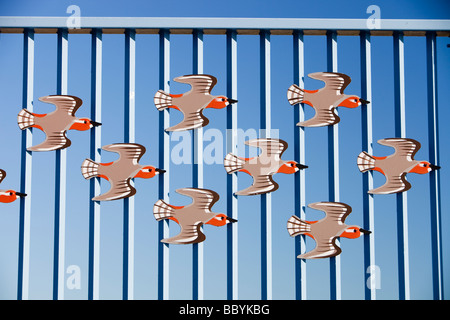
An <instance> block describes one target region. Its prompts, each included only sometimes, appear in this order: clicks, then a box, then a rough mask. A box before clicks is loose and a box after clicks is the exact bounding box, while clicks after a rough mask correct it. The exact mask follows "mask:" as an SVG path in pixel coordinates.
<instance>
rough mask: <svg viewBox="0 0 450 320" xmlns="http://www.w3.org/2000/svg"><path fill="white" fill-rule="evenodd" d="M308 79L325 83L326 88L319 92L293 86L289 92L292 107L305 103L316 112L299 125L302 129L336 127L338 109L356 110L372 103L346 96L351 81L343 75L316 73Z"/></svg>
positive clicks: (311, 74) (288, 96)
mask: <svg viewBox="0 0 450 320" xmlns="http://www.w3.org/2000/svg"><path fill="white" fill-rule="evenodd" d="M308 77H310V78H312V79H316V80H321V81H323V82H325V87H323V88H321V89H318V90H305V89H301V88H300V87H299V86H298V85H296V84H293V85H291V86H290V87H289V89H288V91H287V98H288V101H289V103H290V104H291V105H295V104H298V103H305V104H308V105H310V106H311V107H313V108H314V110H315V112H316V113H315V115H314V116H313V117H312V118H311V119H309V120H306V121H303V122H299V123H297V126H302V127H322V126H329V125H334V124H336V123H338V122H339V121H340V118H339V116H338V115H337V114H336V113H335V111H334V110H335V109H336V108H337V107H346V108H356V107H358V106H360V105H361V104H368V103H370V102H369V101H367V100H364V99H361V98H359V97H358V96H355V95H347V94H344V89H345V88H346V87H347V86H348V85H349V83H350V82H351V79H350V77H349V76H347V75H345V74H343V73H337V72H316V73H310V74H308Z"/></svg>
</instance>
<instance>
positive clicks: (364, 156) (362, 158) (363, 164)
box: [358, 151, 375, 172]
mask: <svg viewBox="0 0 450 320" xmlns="http://www.w3.org/2000/svg"><path fill="white" fill-rule="evenodd" d="M358 168H359V171H361V172H366V171H368V170H372V169H373V168H375V158H373V157H372V156H371V155H370V154H368V153H367V152H365V151H363V152H361V153H360V154H359V156H358Z"/></svg>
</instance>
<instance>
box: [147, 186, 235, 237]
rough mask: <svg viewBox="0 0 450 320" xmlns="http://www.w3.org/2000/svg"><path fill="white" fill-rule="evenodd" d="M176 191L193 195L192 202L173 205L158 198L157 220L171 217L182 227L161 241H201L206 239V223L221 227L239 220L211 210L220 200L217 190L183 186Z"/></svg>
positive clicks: (155, 214)
mask: <svg viewBox="0 0 450 320" xmlns="http://www.w3.org/2000/svg"><path fill="white" fill-rule="evenodd" d="M176 192H177V193H179V194H182V195H185V196H188V197H191V198H192V203H191V204H189V205H187V206H172V205H170V204H167V203H166V202H164V201H163V200H158V201H157V202H156V203H155V205H154V206H153V214H154V216H155V218H156V220H158V221H161V220H164V219H170V220H172V221H175V222H176V223H178V224H179V225H180V227H181V231H180V233H179V234H178V235H176V236H174V237H171V238H167V239H162V240H161V242H164V243H171V244H190V243H199V242H202V241H204V240H205V239H206V236H205V234H204V233H203V231H202V228H201V227H202V226H203V225H204V224H209V225H213V226H216V227H221V226H224V225H226V224H228V223H232V222H236V221H237V220H235V219H232V218H230V217H227V216H226V215H225V214H223V213H215V212H212V211H211V208H212V207H213V205H214V204H215V203H216V202H217V201H218V200H219V195H218V194H217V193H216V192H215V191H212V190H208V189H196V188H183V189H177V190H176Z"/></svg>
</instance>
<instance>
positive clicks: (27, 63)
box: [17, 29, 34, 300]
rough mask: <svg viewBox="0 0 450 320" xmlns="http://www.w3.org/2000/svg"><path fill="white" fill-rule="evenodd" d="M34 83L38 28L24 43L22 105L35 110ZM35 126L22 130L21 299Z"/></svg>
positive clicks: (25, 292) (25, 288)
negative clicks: (33, 130) (35, 36)
mask: <svg viewBox="0 0 450 320" xmlns="http://www.w3.org/2000/svg"><path fill="white" fill-rule="evenodd" d="M33 85H34V31H33V30H30V29H27V30H25V31H24V43H23V93H22V105H23V107H24V108H26V109H27V110H28V111H30V112H33ZM32 138H33V133H32V129H27V130H24V131H22V146H21V147H22V151H21V157H20V168H21V171H20V192H22V193H26V194H27V196H26V197H21V198H20V209H19V210H20V217H19V263H18V283H17V299H18V300H28V298H29V277H30V223H31V221H30V218H31V216H30V215H31V167H32V166H31V164H32V152H30V151H27V148H28V147H31V145H32Z"/></svg>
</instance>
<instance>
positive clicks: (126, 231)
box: [122, 29, 136, 300]
mask: <svg viewBox="0 0 450 320" xmlns="http://www.w3.org/2000/svg"><path fill="white" fill-rule="evenodd" d="M135 37H136V31H135V30H131V29H127V30H126V31H125V83H124V84H125V88H124V89H125V90H124V106H125V108H124V142H125V143H134V142H135V71H136V62H135V56H136V43H135ZM131 183H132V184H133V183H134V182H131ZM122 272H123V275H122V276H123V285H122V298H123V300H132V299H133V298H134V295H133V292H134V290H133V289H134V197H129V198H125V199H124V200H123V271H122Z"/></svg>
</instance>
